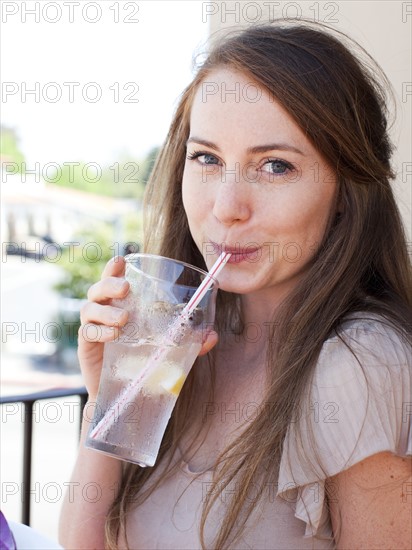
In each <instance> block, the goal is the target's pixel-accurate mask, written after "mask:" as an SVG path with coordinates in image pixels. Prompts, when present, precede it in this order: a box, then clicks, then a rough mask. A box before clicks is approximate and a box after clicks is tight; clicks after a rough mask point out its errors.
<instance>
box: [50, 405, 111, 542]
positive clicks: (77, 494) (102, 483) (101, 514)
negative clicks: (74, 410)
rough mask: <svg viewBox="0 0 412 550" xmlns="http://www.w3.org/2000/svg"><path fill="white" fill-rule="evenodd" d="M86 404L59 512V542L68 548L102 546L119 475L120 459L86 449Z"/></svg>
mask: <svg viewBox="0 0 412 550" xmlns="http://www.w3.org/2000/svg"><path fill="white" fill-rule="evenodd" d="M89 403H90V404H89V405H86V407H85V411H86V414H85V415H84V417H85V418H84V420H83V426H82V436H81V440H80V447H79V454H78V457H77V461H76V465H75V467H74V471H73V474H72V477H71V480H70V485H69V490H68V491H67V492H66V495H65V499H64V502H63V507H62V511H61V515H60V525H59V541H60V543H61V544H62V545H63V546H64V548H66V549H67V550H72V549H73V550H80V549H92V548H94V549H103V548H104V547H105V543H104V525H105V520H106V516H107V512H108V510H109V507H110V505H111V504H112V502H113V500H114V498H115V496H116V490H117V487H118V486H119V484H120V478H121V461H120V460H117V459H115V458H111V457H108V456H105V455H103V454H101V453H98V452H96V451H94V450H91V449H87V448H86V447H85V446H84V441H85V438H86V435H87V430H88V428H89V423H90V422H89V419H91V417H92V414H93V406H92V403H91V402H89Z"/></svg>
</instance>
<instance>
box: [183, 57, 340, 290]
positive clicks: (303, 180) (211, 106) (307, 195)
mask: <svg viewBox="0 0 412 550" xmlns="http://www.w3.org/2000/svg"><path fill="white" fill-rule="evenodd" d="M336 194H337V183H336V178H335V175H334V174H333V172H332V170H331V169H330V168H329V167H328V166H327V165H326V163H325V160H324V159H323V158H322V157H321V156H320V154H319V153H318V152H317V151H316V149H315V148H314V147H313V145H311V143H310V142H309V140H308V139H307V138H306V137H305V134H304V132H303V131H302V130H301V129H300V128H299V127H298V126H297V125H296V123H295V122H294V121H293V119H292V118H291V117H290V116H289V115H288V114H287V112H286V111H285V110H284V109H283V108H282V107H281V106H280V105H279V104H278V103H277V102H276V101H275V100H274V99H273V97H271V96H270V95H269V94H268V92H266V91H264V90H263V89H262V88H260V87H259V85H257V84H255V83H253V82H252V81H251V80H250V78H248V77H247V76H245V75H243V74H242V73H239V72H236V71H232V70H229V69H225V68H222V69H219V70H215V71H214V72H212V73H211V74H210V75H209V77H208V78H207V80H205V81H204V82H203V83H202V84H201V85H200V86H199V89H198V90H197V93H196V95H195V98H194V103H193V107H192V111H191V118H190V137H189V140H188V142H187V159H186V162H185V168H184V174H183V204H184V208H185V211H186V214H187V218H188V221H189V227H190V231H191V233H192V236H193V239H194V241H195V243H196V245H197V246H198V248H199V250H200V251H201V252H202V254H203V257H204V259H205V261H206V265H207V266H208V268H210V267H211V266H212V265H213V263H214V262H215V260H216V259H217V257H218V256H219V254H220V252H221V251H222V250H228V251H230V252H232V256H231V259H230V261H229V263H228V264H227V265H226V266H225V268H224V269H223V271H222V272H221V273H220V275H219V284H220V288H222V289H223V290H226V291H231V292H236V293H240V294H246V293H250V292H256V291H261V290H265V289H271V290H273V289H274V288H275V287H276V288H277V289H278V290H280V291H287V290H288V289H290V288H292V286H293V285H294V284H296V282H297V281H298V279H299V277H300V276H301V275H302V273H303V272H304V271H305V269H306V268H307V266H308V263H309V262H310V260H311V258H312V257H313V255H314V253H315V251H316V249H317V247H318V246H319V244H320V243H321V241H322V238H323V235H324V232H325V229H326V226H327V222H328V218H329V214H330V212H331V209H334V204H335V198H336Z"/></svg>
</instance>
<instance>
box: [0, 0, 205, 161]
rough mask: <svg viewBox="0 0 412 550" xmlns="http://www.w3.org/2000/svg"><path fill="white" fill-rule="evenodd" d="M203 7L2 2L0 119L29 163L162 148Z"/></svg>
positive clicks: (163, 0)
mask: <svg viewBox="0 0 412 550" xmlns="http://www.w3.org/2000/svg"><path fill="white" fill-rule="evenodd" d="M36 4H37V6H36ZM70 4H71V5H70ZM203 4H204V3H203V2H202V1H200V0H183V1H176V0H173V1H170V0H169V1H168V0H149V1H148V0H143V1H138V2H128V1H126V0H120V1H115V0H100V1H99V2H89V1H88V0H78V1H77V2H76V1H73V0H70V1H63V0H59V1H58V2H52V1H50V2H49V1H48V0H41V1H40V2H34V1H20V0H19V1H6V0H2V2H1V8H2V14H1V18H2V24H1V27H2V29H1V30H2V38H1V52H2V53H1V80H2V99H1V103H0V106H1V119H2V124H3V125H5V126H8V127H12V128H14V129H15V130H16V132H17V134H18V137H19V139H20V148H21V149H22V152H23V153H24V155H25V157H26V159H27V164H28V166H29V164H30V163H31V164H33V163H35V162H39V163H40V164H41V165H42V166H43V165H45V164H46V163H49V162H54V163H60V164H61V163H63V162H76V161H78V160H84V161H87V162H97V163H100V164H108V163H110V162H113V161H116V160H118V159H119V158H121V157H122V155H126V154H128V155H130V156H131V157H133V158H137V159H140V158H142V157H143V156H144V155H145V154H146V153H147V152H148V151H149V150H150V149H151V148H152V147H153V146H154V145H160V144H161V143H162V142H163V140H164V138H165V136H166V133H167V130H168V127H169V124H170V121H171V117H172V113H173V110H174V108H175V106H176V102H177V99H178V97H179V95H180V93H181V92H182V91H183V89H184V87H185V86H186V85H187V84H188V83H189V82H190V80H191V78H192V76H193V72H192V58H193V56H194V55H196V53H199V52H201V51H202V50H203V49H204V46H205V42H206V39H207V32H208V20H207V19H208V18H207V16H206V15H205V13H204V11H203V12H202V9H203V10H204V7H203ZM33 10H34V13H30V12H33ZM30 91H32V93H30Z"/></svg>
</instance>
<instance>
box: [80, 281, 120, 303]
mask: <svg viewBox="0 0 412 550" xmlns="http://www.w3.org/2000/svg"><path fill="white" fill-rule="evenodd" d="M129 286H130V285H129V283H128V281H126V279H124V278H123V277H106V278H105V279H102V280H101V281H98V282H97V283H94V284H93V285H92V286H91V287H90V288H89V290H88V292H87V299H88V300H89V301H90V302H98V303H99V302H105V301H107V300H110V299H111V298H124V297H125V296H126V294H127V293H128V291H129Z"/></svg>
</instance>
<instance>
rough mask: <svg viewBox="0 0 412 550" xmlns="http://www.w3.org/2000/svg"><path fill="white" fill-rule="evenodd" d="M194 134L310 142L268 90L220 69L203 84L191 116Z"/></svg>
mask: <svg viewBox="0 0 412 550" xmlns="http://www.w3.org/2000/svg"><path fill="white" fill-rule="evenodd" d="M190 126H191V134H193V133H196V135H198V133H199V132H202V133H204V132H206V133H207V134H208V135H207V136H203V137H208V138H210V139H212V137H213V136H215V135H216V134H218V135H223V136H225V135H233V134H236V136H237V138H239V136H240V135H243V136H244V137H246V138H248V139H249V140H250V139H253V138H256V139H265V140H266V139H268V140H270V139H273V138H274V137H279V135H280V134H281V137H282V138H283V139H288V140H289V141H291V142H294V141H307V140H306V138H305V135H304V133H303V132H302V130H301V129H300V128H299V126H298V125H297V124H296V122H295V121H294V120H293V118H292V117H291V116H290V115H289V114H288V112H287V111H286V110H285V109H284V108H283V107H282V106H281V105H280V103H279V102H278V101H277V100H276V99H275V98H274V96H273V95H271V94H270V92H269V91H268V90H266V88H264V87H263V86H262V85H261V84H259V83H257V82H256V81H254V80H253V79H252V78H251V77H250V76H248V75H247V74H245V73H242V72H239V71H235V70H232V69H227V68H220V69H216V70H215V71H212V72H211V73H209V75H208V76H207V77H206V78H205V79H204V80H203V81H202V82H201V83H200V85H199V87H198V89H197V91H196V94H195V96H194V100H193V104H192V109H191V115H190Z"/></svg>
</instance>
